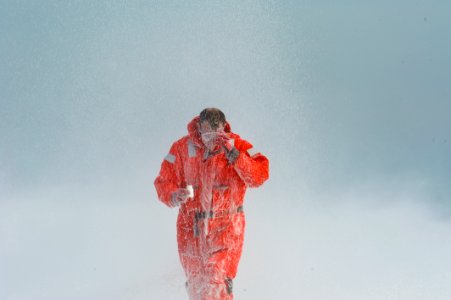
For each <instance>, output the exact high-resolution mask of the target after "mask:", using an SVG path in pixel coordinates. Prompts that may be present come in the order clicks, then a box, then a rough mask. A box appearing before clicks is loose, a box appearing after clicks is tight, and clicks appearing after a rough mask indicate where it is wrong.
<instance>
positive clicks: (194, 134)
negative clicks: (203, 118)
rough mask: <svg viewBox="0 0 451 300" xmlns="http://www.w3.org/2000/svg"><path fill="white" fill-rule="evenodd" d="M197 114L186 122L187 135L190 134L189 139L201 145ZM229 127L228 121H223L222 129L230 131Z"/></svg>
mask: <svg viewBox="0 0 451 300" xmlns="http://www.w3.org/2000/svg"><path fill="white" fill-rule="evenodd" d="M199 119H200V117H199V116H196V117H194V118H193V119H192V120H191V121H190V122H189V123H188V126H187V128H188V135H189V136H190V138H191V140H192V141H193V142H194V143H195V144H196V145H198V146H199V147H202V146H203V143H202V140H201V138H200V134H199V131H197V124H199ZM231 130H232V129H231V127H230V124H229V122H227V121H226V122H225V124H224V131H225V132H227V133H230V132H231Z"/></svg>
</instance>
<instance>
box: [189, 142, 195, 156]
mask: <svg viewBox="0 0 451 300" xmlns="http://www.w3.org/2000/svg"><path fill="white" fill-rule="evenodd" d="M196 154H197V153H196V146H194V144H193V143H191V142H189V143H188V156H189V157H196Z"/></svg>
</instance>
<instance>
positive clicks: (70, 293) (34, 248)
mask: <svg viewBox="0 0 451 300" xmlns="http://www.w3.org/2000/svg"><path fill="white" fill-rule="evenodd" d="M262 194H263V193H255V192H253V191H250V192H249V193H248V197H247V202H246V214H247V231H246V241H245V247H244V252H243V257H242V260H241V264H240V269H239V272H238V277H237V278H236V280H235V295H236V299H243V300H245V299H248V300H253V299H262V300H264V299H268V300H271V299H287V300H289V299H293V300H295V299H308V300H316V299H318V300H322V299H328V300H341V299H347V300H349V299H356V300H357V299H359V300H362V299H364V300H366V299H381V300H385V299H397V300H415V299H418V300H425V299H434V300H448V299H450V298H451V256H450V255H449V253H451V239H450V238H449V237H450V236H451V225H450V223H449V221H444V220H443V221H441V220H440V219H439V218H436V217H435V216H434V212H432V211H430V210H429V209H428V208H427V207H426V206H423V205H421V204H419V202H417V201H416V200H418V199H413V198H409V197H405V196H404V199H393V203H392V204H384V205H380V204H377V203H378V201H377V199H363V198H362V199H358V198H355V197H358V196H359V195H354V196H350V195H347V196H345V197H344V198H341V199H339V201H337V204H334V205H328V206H324V205H319V204H318V203H315V199H304V200H303V201H299V204H295V205H293V206H292V207H289V206H287V205H286V202H284V201H280V199H267V198H262ZM132 195H133V193H132ZM147 196H148V197H147ZM281 196H282V197H283V196H284V195H281ZM360 196H362V195H360ZM146 197H147V198H146ZM375 197H377V195H376V196H375ZM300 200H301V199H300ZM307 200H308V201H307ZM337 200H338V199H337ZM373 200H375V201H373ZM307 203H310V204H307ZM371 203H372V204H371ZM176 214H177V212H176V211H175V210H170V209H168V208H167V207H165V206H163V205H162V204H161V203H159V202H157V200H156V198H155V195H138V196H136V197H132V196H128V197H127V195H126V193H116V194H114V195H111V194H108V193H105V192H98V193H89V191H88V190H85V191H83V192H80V191H77V190H76V189H74V188H73V187H72V188H64V189H61V188H59V189H58V190H56V189H41V190H38V191H35V192H33V193H28V192H27V193H23V194H22V195H20V196H17V197H16V198H10V199H7V200H6V201H2V202H0V245H1V248H0V265H1V268H0V278H1V280H0V299H2V300H30V299H32V300H57V299H65V300H72V299H73V300H98V299H108V300H116V299H137V300H138V299H139V300H141V299H142V300H144V299H168V300H171V299H174V300H178V299H187V297H186V294H185V291H184V284H183V283H184V276H183V273H182V269H181V267H180V266H179V262H178V256H177V250H176V242H175V217H176Z"/></svg>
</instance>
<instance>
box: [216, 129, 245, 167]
mask: <svg viewBox="0 0 451 300" xmlns="http://www.w3.org/2000/svg"><path fill="white" fill-rule="evenodd" d="M218 141H219V143H220V145H222V147H223V149H224V152H225V155H226V157H227V160H228V161H229V163H230V164H233V163H234V162H235V161H236V160H237V159H238V156H239V155H240V151H238V149H236V148H235V146H234V145H233V140H232V139H231V138H230V136H229V135H228V134H226V133H219V134H218Z"/></svg>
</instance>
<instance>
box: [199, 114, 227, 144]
mask: <svg viewBox="0 0 451 300" xmlns="http://www.w3.org/2000/svg"><path fill="white" fill-rule="evenodd" d="M223 132H224V124H220V125H219V126H218V128H216V130H214V129H212V128H211V126H210V123H208V121H203V122H202V123H200V125H199V133H200V136H201V139H202V143H204V145H205V146H207V147H208V148H209V149H213V148H214V146H215V145H216V139H217V137H218V134H219V133H223Z"/></svg>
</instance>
